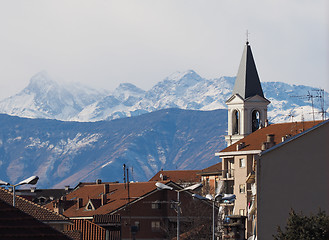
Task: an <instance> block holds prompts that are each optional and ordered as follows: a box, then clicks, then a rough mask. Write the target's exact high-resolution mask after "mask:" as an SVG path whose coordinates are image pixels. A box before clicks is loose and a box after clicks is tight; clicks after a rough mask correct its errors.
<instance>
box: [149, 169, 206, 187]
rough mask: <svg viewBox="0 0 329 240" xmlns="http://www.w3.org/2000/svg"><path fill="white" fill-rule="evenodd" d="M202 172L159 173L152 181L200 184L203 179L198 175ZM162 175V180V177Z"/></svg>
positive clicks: (176, 171)
mask: <svg viewBox="0 0 329 240" xmlns="http://www.w3.org/2000/svg"><path fill="white" fill-rule="evenodd" d="M198 172H200V170H172V171H159V172H158V173H157V174H155V175H154V176H153V177H152V178H151V179H150V181H167V180H170V181H173V182H176V183H178V184H179V183H195V182H200V181H201V177H200V175H197V173H198ZM161 174H162V178H161V177H160V175H161Z"/></svg>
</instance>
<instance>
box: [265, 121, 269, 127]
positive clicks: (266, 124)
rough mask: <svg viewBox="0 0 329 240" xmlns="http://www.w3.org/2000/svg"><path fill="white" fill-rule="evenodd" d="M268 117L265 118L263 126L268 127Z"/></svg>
mask: <svg viewBox="0 0 329 240" xmlns="http://www.w3.org/2000/svg"><path fill="white" fill-rule="evenodd" d="M268 125H269V124H268V119H266V120H265V127H268Z"/></svg>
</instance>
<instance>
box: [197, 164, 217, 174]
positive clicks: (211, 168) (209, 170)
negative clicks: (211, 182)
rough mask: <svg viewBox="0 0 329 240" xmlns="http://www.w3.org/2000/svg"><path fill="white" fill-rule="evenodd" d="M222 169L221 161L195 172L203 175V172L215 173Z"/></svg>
mask: <svg viewBox="0 0 329 240" xmlns="http://www.w3.org/2000/svg"><path fill="white" fill-rule="evenodd" d="M221 170H222V162H219V163H216V164H214V165H212V166H210V167H207V168H205V169H202V170H201V171H199V172H198V173H197V174H199V175H203V174H205V175H206V174H211V173H217V172H220V171H221Z"/></svg>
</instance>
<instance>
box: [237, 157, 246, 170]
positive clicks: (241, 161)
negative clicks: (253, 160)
mask: <svg viewBox="0 0 329 240" xmlns="http://www.w3.org/2000/svg"><path fill="white" fill-rule="evenodd" d="M239 163H240V168H244V167H246V159H244V158H240V160H239Z"/></svg>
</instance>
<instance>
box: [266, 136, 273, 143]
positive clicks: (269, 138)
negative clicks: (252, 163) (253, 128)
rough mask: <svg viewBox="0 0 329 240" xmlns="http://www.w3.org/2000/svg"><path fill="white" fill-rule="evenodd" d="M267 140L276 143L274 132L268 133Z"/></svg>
mask: <svg viewBox="0 0 329 240" xmlns="http://www.w3.org/2000/svg"><path fill="white" fill-rule="evenodd" d="M266 140H267V142H269V143H274V134H267V135H266Z"/></svg>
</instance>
